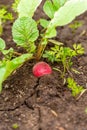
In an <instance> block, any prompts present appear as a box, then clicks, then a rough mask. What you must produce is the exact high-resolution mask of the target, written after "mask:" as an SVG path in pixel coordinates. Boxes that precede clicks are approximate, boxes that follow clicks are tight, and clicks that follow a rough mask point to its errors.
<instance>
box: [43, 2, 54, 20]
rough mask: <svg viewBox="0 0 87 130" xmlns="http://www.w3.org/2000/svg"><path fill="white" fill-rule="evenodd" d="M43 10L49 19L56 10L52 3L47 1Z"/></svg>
mask: <svg viewBox="0 0 87 130" xmlns="http://www.w3.org/2000/svg"><path fill="white" fill-rule="evenodd" d="M43 10H44V12H45V13H46V14H47V15H48V16H49V17H50V18H53V16H54V12H55V10H56V9H55V6H54V5H53V4H52V2H51V1H50V0H47V1H46V2H45V4H44V6H43Z"/></svg>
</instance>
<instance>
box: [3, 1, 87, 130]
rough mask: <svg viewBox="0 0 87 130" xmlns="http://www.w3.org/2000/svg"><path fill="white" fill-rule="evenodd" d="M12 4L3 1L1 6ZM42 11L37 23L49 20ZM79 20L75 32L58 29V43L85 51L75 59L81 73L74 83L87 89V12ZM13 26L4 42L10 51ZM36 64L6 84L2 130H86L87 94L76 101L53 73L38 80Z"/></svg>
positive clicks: (29, 64) (7, 27)
mask: <svg viewBox="0 0 87 130" xmlns="http://www.w3.org/2000/svg"><path fill="white" fill-rule="evenodd" d="M43 2H44V1H43ZM11 3H12V1H11V2H10V0H8V1H6V0H3V1H1V0H0V4H5V5H11ZM41 7H42V5H40V7H39V8H38V10H37V12H36V13H35V16H34V18H35V19H38V18H39V17H40V16H42V17H46V16H45V15H44V13H43V11H41ZM77 19H78V20H79V21H81V22H83V25H82V26H81V27H79V28H78V29H77V30H75V31H74V32H73V31H72V29H71V28H70V27H69V26H68V25H67V26H64V27H59V28H58V36H57V37H56V39H57V40H58V41H61V42H64V43H65V45H66V46H72V44H73V43H81V44H82V46H83V47H84V48H85V54H84V55H83V56H80V57H78V58H75V59H74V67H75V69H77V70H78V71H79V72H80V74H74V79H75V80H76V81H77V83H78V84H79V85H83V86H84V88H87V45H86V44H87V12H86V13H84V14H82V15H81V16H79V17H78V18H77ZM11 25H12V22H7V23H6V24H5V26H4V33H3V35H2V38H3V39H5V41H6V43H7V48H9V47H11V46H12V47H14V48H16V46H15V43H14V42H13V41H12V36H11ZM19 51H21V50H19ZM34 64H35V62H34V61H31V62H26V63H25V64H24V65H23V66H22V67H21V68H19V69H18V70H17V71H16V72H15V73H13V74H12V76H11V77H9V78H8V79H7V80H6V81H5V82H4V84H3V91H2V93H1V94H0V130H13V129H15V128H14V127H13V125H15V124H17V125H18V128H16V129H17V130H87V92H85V93H84V94H83V95H82V96H81V97H80V98H79V100H77V99H76V98H74V97H73V96H72V94H71V91H70V90H69V89H68V88H67V86H66V85H63V80H62V79H61V78H60V75H59V73H58V72H57V71H54V70H53V73H52V74H51V75H47V76H43V77H41V78H35V77H34V76H33V74H32V67H33V65H34ZM55 66H56V67H59V65H58V64H55V65H54V67H55Z"/></svg>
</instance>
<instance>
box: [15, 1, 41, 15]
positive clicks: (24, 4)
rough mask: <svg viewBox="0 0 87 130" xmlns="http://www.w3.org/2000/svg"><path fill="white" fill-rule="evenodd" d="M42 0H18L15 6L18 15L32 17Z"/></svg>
mask: <svg viewBox="0 0 87 130" xmlns="http://www.w3.org/2000/svg"><path fill="white" fill-rule="evenodd" d="M41 1H42V0H20V2H19V4H18V8H17V12H18V13H19V17H32V16H33V14H34V12H35V10H36V9H37V7H38V6H39V5H40V3H41Z"/></svg>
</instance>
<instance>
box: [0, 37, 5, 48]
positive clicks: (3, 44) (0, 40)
mask: <svg viewBox="0 0 87 130" xmlns="http://www.w3.org/2000/svg"><path fill="white" fill-rule="evenodd" d="M4 49H5V41H4V40H3V39H2V38H0V50H4Z"/></svg>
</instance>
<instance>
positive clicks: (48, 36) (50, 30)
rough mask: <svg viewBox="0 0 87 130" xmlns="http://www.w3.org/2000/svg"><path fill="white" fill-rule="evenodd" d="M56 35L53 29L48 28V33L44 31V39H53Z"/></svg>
mask: <svg viewBox="0 0 87 130" xmlns="http://www.w3.org/2000/svg"><path fill="white" fill-rule="evenodd" d="M56 35H57V31H56V29H55V28H54V27H53V28H49V31H48V30H47V31H46V34H45V38H52V37H55V36H56Z"/></svg>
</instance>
